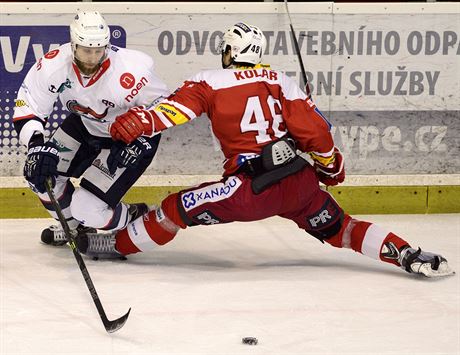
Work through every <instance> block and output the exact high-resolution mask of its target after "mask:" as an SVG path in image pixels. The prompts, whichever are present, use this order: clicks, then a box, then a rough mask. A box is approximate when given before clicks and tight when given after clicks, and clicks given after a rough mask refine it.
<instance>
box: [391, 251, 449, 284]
mask: <svg viewBox="0 0 460 355" xmlns="http://www.w3.org/2000/svg"><path fill="white" fill-rule="evenodd" d="M398 261H399V263H400V264H401V267H402V268H403V269H404V270H406V271H407V272H409V273H413V274H421V275H424V276H426V277H441V276H450V275H454V274H455V272H454V271H453V270H452V269H451V268H450V267H449V264H448V263H447V260H446V259H445V258H444V257H442V256H441V255H437V254H433V253H429V252H425V251H422V250H421V249H420V248H418V250H415V249H413V248H410V247H406V248H403V249H402V250H401V251H400V256H399V258H398Z"/></svg>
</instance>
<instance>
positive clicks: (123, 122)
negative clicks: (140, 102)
mask: <svg viewBox="0 0 460 355" xmlns="http://www.w3.org/2000/svg"><path fill="white" fill-rule="evenodd" d="M109 131H110V135H111V136H112V139H113V140H115V141H123V142H125V143H126V144H130V143H132V142H133V141H135V140H136V139H137V138H139V137H140V136H143V135H144V136H149V137H150V136H152V134H153V131H154V121H153V116H152V114H151V113H150V112H149V111H147V110H144V108H143V107H142V106H141V107H133V108H130V109H129V110H128V112H125V113H124V114H122V115H120V116H118V117H117V118H116V119H115V122H113V123H112V124H111V125H110V128H109Z"/></svg>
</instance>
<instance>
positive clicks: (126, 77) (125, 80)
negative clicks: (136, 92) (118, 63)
mask: <svg viewBox="0 0 460 355" xmlns="http://www.w3.org/2000/svg"><path fill="white" fill-rule="evenodd" d="M135 82H136V79H134V75H133V74H131V73H123V74H121V76H120V85H121V86H122V87H123V88H125V89H131V88H132V87H133V86H134V83H135Z"/></svg>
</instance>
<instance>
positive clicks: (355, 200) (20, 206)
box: [0, 185, 460, 218]
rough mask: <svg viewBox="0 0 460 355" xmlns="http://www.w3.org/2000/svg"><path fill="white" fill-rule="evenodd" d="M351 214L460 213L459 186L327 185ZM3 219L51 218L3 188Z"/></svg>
mask: <svg viewBox="0 0 460 355" xmlns="http://www.w3.org/2000/svg"><path fill="white" fill-rule="evenodd" d="M181 188H184V186H135V187H133V188H132V189H131V190H130V191H129V192H128V194H127V195H126V197H125V199H124V201H126V202H147V203H149V204H159V203H160V202H161V200H162V199H163V198H165V197H166V196H167V195H169V194H171V193H173V192H176V191H179V190H180V189H181ZM328 191H330V192H331V193H332V195H333V196H334V198H335V199H336V200H337V201H338V202H339V204H340V205H341V206H342V208H343V209H344V210H345V211H347V212H348V213H350V214H414V213H459V212H460V203H459V201H460V185H447V186H446V185H438V186H436V185H433V186H340V187H332V188H328ZM0 199H1V201H2V203H1V205H0V218H49V214H48V213H47V211H46V210H45V209H44V208H43V206H42V204H41V203H40V201H39V200H38V198H37V197H36V196H35V194H34V193H33V192H32V191H31V190H30V189H28V188H25V187H16V188H2V189H0Z"/></svg>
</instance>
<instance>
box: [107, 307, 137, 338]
mask: <svg viewBox="0 0 460 355" xmlns="http://www.w3.org/2000/svg"><path fill="white" fill-rule="evenodd" d="M130 312H131V307H130V308H129V309H128V312H126V314H125V315H124V316H121V317H120V318H118V319H115V320H108V319H107V317H106V318H105V319H103V320H102V322H103V323H104V327H105V330H106V331H107V333H115V332H116V331H117V330H118V329H121V328H122V327H123V326H124V325H125V323H126V321H127V320H128V317H129V313H130Z"/></svg>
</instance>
